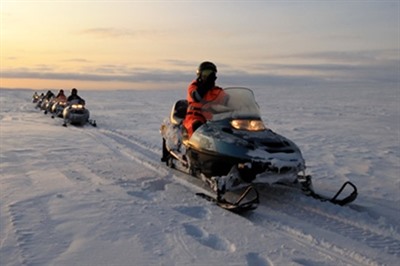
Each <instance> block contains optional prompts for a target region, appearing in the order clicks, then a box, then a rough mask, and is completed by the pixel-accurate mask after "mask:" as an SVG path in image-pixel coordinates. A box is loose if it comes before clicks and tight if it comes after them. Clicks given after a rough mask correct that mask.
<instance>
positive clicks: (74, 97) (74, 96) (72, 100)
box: [63, 88, 85, 126]
mask: <svg viewBox="0 0 400 266" xmlns="http://www.w3.org/2000/svg"><path fill="white" fill-rule="evenodd" d="M67 104H68V106H67V107H66V108H65V109H64V111H63V112H64V124H63V126H67V121H68V116H69V112H70V110H71V106H72V105H73V104H83V105H84V104H85V100H84V99H82V98H81V97H80V96H79V95H78V90H77V89H76V88H73V89H72V90H71V95H70V96H68V98H67ZM65 114H67V115H65Z"/></svg>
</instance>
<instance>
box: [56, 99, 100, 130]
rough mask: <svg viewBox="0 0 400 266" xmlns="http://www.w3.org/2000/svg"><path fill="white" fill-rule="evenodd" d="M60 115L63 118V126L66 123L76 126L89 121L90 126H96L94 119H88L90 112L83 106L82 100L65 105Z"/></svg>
mask: <svg viewBox="0 0 400 266" xmlns="http://www.w3.org/2000/svg"><path fill="white" fill-rule="evenodd" d="M62 115H63V118H64V124H63V126H65V127H66V126H67V123H70V124H71V125H76V126H83V125H85V124H86V123H89V124H90V125H92V126H94V127H95V126H97V124H96V121H95V120H91V119H89V117H90V112H89V110H88V109H87V108H86V107H85V103H84V101H79V102H77V103H71V104H70V105H68V106H66V107H65V108H64V109H63V111H62Z"/></svg>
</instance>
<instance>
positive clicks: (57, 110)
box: [51, 101, 67, 118]
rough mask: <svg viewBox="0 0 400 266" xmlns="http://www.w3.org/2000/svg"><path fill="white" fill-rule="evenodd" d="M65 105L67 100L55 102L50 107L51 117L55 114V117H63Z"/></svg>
mask: <svg viewBox="0 0 400 266" xmlns="http://www.w3.org/2000/svg"><path fill="white" fill-rule="evenodd" d="M66 106H67V102H64V101H61V102H55V103H54V104H53V105H52V107H51V113H53V115H52V116H51V117H52V118H54V117H55V116H57V117H60V118H63V111H64V109H65V107H66Z"/></svg>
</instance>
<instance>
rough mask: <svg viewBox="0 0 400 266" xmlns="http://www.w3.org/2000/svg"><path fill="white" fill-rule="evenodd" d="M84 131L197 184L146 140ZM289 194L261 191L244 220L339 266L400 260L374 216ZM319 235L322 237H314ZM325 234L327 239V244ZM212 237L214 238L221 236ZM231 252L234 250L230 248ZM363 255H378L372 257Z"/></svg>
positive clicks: (398, 247)
mask: <svg viewBox="0 0 400 266" xmlns="http://www.w3.org/2000/svg"><path fill="white" fill-rule="evenodd" d="M82 132H84V133H86V134H88V135H90V136H91V137H93V138H95V140H96V141H98V142H100V143H102V144H103V145H105V146H107V147H108V148H109V149H110V150H112V151H113V152H114V153H116V154H122V155H123V156H125V157H127V158H128V159H130V160H133V161H135V162H137V163H139V164H141V165H143V166H144V167H146V168H148V169H149V170H152V171H154V172H156V173H157V174H158V175H160V176H162V177H172V178H175V179H182V178H183V179H185V180H186V182H187V183H186V182H183V183H185V184H186V185H189V186H190V182H191V181H194V182H199V181H198V180H196V179H194V178H191V177H188V176H187V175H185V174H175V173H174V171H171V170H169V169H167V168H165V167H164V166H163V165H162V164H161V163H160V154H161V150H160V148H158V147H157V146H154V144H150V143H147V142H146V141H145V140H143V139H140V138H136V137H133V136H127V135H124V134H122V133H120V132H118V131H115V130H107V129H96V130H82ZM289 190H290V189H289ZM289 192H290V191H288V189H287V188H285V189H284V188H271V189H265V190H262V191H261V201H262V205H261V206H260V207H259V208H258V209H257V210H256V211H254V212H253V213H251V214H249V215H247V216H246V217H245V218H246V219H248V220H249V221H250V222H251V223H252V224H253V225H254V226H262V227H265V228H267V229H270V230H274V231H279V232H281V233H282V234H283V235H286V236H288V237H290V238H291V239H294V240H295V241H296V242H298V243H300V244H301V245H305V246H308V247H311V248H312V249H315V250H316V251H317V252H318V253H321V254H325V256H327V257H330V258H332V257H333V258H335V261H337V262H341V263H339V264H342V265H348V264H350V265H354V264H362V265H385V264H391V263H393V262H395V261H397V260H398V259H399V258H400V236H399V234H398V232H396V231H394V230H393V229H390V228H386V227H385V226H384V225H383V226H382V224H381V225H379V221H377V219H376V218H372V217H371V218H369V219H370V223H369V224H362V223H360V222H358V221H357V217H358V216H360V215H361V216H362V213H360V212H357V211H354V210H351V209H350V208H343V207H339V206H332V205H331V204H330V203H321V202H315V200H313V199H310V198H306V197H304V196H303V195H301V196H300V195H299V197H296V195H294V196H293V195H291V196H289V197H284V196H282V193H283V194H287V193H289ZM294 194H296V192H295V193H294ZM342 212H344V214H342ZM345 215H347V216H345ZM363 220H365V219H363ZM271 227H272V228H271ZM185 230H186V232H187V233H190V234H192V235H193V236H194V237H195V238H196V237H198V238H199V239H203V240H204V237H200V236H203V235H204V232H202V231H200V229H199V230H195V229H194V227H193V226H191V225H187V226H185ZM316 232H318V233H317V234H315V233H316ZM321 235H323V236H324V238H323V239H321V237H320V236H321ZM210 237H211V239H212V238H216V237H217V236H215V235H211V236H210ZM332 239H334V240H332ZM204 241H205V242H204ZM204 241H203V242H204V244H205V245H207V244H208V245H211V244H210V242H207V241H206V240H204ZM349 243H352V244H351V245H350V244H349ZM224 246H229V245H224ZM349 246H353V247H354V249H349V248H348V247H349ZM230 247H231V248H230V250H231V251H232V246H230ZM365 254H374V258H370V257H369V256H368V255H365ZM253 255H254V254H253Z"/></svg>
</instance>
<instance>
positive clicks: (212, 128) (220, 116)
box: [187, 88, 305, 170]
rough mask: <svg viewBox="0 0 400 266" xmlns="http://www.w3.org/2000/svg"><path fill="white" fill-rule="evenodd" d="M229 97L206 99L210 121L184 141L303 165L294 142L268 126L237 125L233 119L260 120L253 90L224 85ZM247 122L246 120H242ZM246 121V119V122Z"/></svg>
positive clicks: (231, 153)
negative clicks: (210, 116) (244, 127)
mask: <svg viewBox="0 0 400 266" xmlns="http://www.w3.org/2000/svg"><path fill="white" fill-rule="evenodd" d="M225 92H226V94H227V95H228V99H227V101H226V102H225V103H224V104H221V103H217V104H213V103H209V104H207V105H208V106H206V107H205V108H208V110H211V111H212V112H213V117H212V119H211V120H210V121H208V122H207V123H205V124H204V125H202V126H201V127H200V128H198V129H197V130H196V131H195V132H194V133H193V135H192V137H191V138H190V139H189V141H188V142H187V144H188V146H190V147H191V148H192V149H195V150H197V151H199V152H203V153H209V154H218V155H220V156H227V157H235V158H239V159H240V160H242V161H257V162H268V163H274V164H277V167H280V166H281V165H286V166H291V167H293V166H296V167H298V168H299V169H300V170H303V169H304V168H305V166H304V159H303V157H302V154H301V152H300V149H299V148H298V147H297V145H296V144H295V143H294V142H292V141H291V140H289V139H287V138H285V137H283V136H281V135H279V134H277V133H275V132H273V131H272V130H270V129H267V128H265V126H264V127H263V128H261V129H260V128H259V127H257V128H256V129H255V130H253V129H238V128H235V127H234V126H233V125H232V121H235V120H238V119H240V121H258V123H261V124H262V120H261V117H260V112H259V107H258V104H257V103H256V101H255V98H254V94H253V92H252V91H251V90H249V89H246V88H228V89H225ZM244 124H246V123H244ZM247 124H249V123H247Z"/></svg>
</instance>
